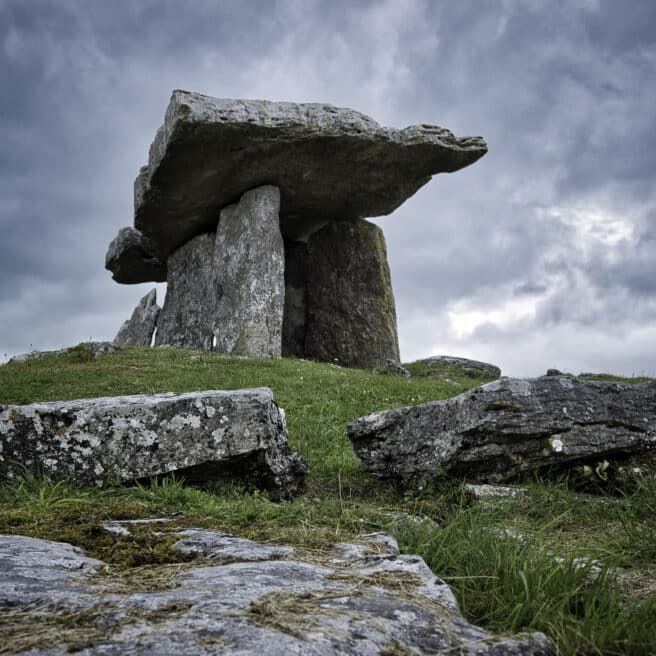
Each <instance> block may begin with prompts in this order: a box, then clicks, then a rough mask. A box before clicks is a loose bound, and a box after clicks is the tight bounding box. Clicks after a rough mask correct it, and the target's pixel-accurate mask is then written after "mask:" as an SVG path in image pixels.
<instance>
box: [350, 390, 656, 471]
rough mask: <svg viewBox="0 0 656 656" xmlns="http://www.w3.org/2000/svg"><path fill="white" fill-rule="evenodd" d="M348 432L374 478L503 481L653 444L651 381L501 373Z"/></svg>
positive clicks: (654, 393) (655, 421)
mask: <svg viewBox="0 0 656 656" xmlns="http://www.w3.org/2000/svg"><path fill="white" fill-rule="evenodd" d="M348 435H349V437H350V439H351V441H352V443H353V447H354V449H355V452H356V453H357V455H358V457H359V458H360V460H361V461H362V465H363V467H364V469H365V470H367V471H370V472H373V473H374V474H376V475H377V476H379V477H381V478H396V479H406V478H410V479H412V478H416V479H420V480H429V479H434V478H437V477H440V476H443V475H450V476H455V477H460V478H464V477H466V478H468V479H471V480H478V481H481V482H499V481H506V480H511V479H513V478H515V477H517V476H518V475H520V474H522V473H524V472H527V471H535V470H540V469H542V470H544V469H549V468H556V469H562V468H563V467H569V466H572V465H577V464H580V463H585V462H590V463H593V464H594V463H598V462H599V461H601V460H603V459H608V460H622V459H624V458H626V457H628V456H629V455H631V454H635V453H640V452H645V451H647V450H650V449H653V448H656V381H651V382H647V383H641V384H637V385H630V384H622V383H610V382H595V381H588V380H582V379H576V378H574V379H572V378H567V377H542V378H536V379H517V378H515V379H513V378H502V379H500V380H498V381H494V382H491V383H488V384H486V385H483V386H481V387H478V388H475V389H473V390H470V391H469V392H465V393H464V394H461V395H459V396H456V397H455V398H453V399H449V400H447V401H433V402H431V403H424V404H422V405H418V406H413V407H406V408H398V409H395V410H389V411H386V412H376V413H374V414H371V415H369V416H367V417H363V418H361V419H357V420H356V421H354V422H353V423H352V424H351V425H350V426H349V427H348Z"/></svg>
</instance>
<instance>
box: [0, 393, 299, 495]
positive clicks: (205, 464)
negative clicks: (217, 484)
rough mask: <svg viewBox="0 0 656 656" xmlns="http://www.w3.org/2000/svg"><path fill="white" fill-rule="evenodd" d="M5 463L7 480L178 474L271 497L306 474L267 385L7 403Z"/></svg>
mask: <svg viewBox="0 0 656 656" xmlns="http://www.w3.org/2000/svg"><path fill="white" fill-rule="evenodd" d="M0 463H1V464H2V465H3V468H4V469H5V470H6V474H7V475H8V476H9V477H15V476H19V475H20V474H21V472H23V471H24V470H25V469H27V470H32V471H34V472H36V473H38V475H40V476H43V477H45V478H48V479H50V480H67V481H72V482H75V483H77V484H80V485H83V484H96V485H102V484H104V483H107V482H123V481H132V480H135V479H141V478H147V477H152V476H157V475H159V474H166V473H169V472H179V473H180V474H181V475H183V476H184V477H185V478H186V479H187V480H189V481H199V482H202V481H208V480H232V481H238V482H241V483H244V484H247V485H257V486H259V487H261V488H265V489H267V490H269V491H270V493H271V494H272V496H273V497H278V496H281V495H284V494H287V493H293V492H294V491H296V490H297V489H298V487H299V486H300V485H301V484H302V481H303V476H304V474H305V465H304V463H303V462H302V461H301V459H300V457H299V456H298V455H297V454H295V453H293V452H292V451H291V450H290V448H289V445H288V443H287V426H286V423H285V418H284V413H283V411H282V410H281V409H280V408H278V406H277V405H276V404H275V402H274V401H273V393H272V392H271V390H270V389H268V388H255V389H246V390H236V391H215V390H209V391H204V392H190V393H186V394H173V393H170V394H153V395H136V396H118V397H105V398H96V399H78V400H75V401H57V402H53V403H33V404H31V405H4V406H0Z"/></svg>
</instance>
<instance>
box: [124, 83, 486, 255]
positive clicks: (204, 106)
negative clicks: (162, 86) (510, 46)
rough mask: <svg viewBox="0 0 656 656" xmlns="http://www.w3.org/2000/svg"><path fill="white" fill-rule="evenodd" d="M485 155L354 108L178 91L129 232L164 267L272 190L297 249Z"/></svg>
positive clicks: (389, 207)
mask: <svg viewBox="0 0 656 656" xmlns="http://www.w3.org/2000/svg"><path fill="white" fill-rule="evenodd" d="M486 152H487V146H486V144H485V141H484V140H483V139H482V138H481V137H464V138H460V139H459V138H456V137H454V136H453V134H452V133H451V132H450V131H449V130H446V129H444V128H440V127H436V126H430V125H416V126H411V127H407V128H405V129H403V130H396V129H393V128H383V127H381V126H379V125H378V123H376V122H375V121H374V120H373V119H371V118H369V117H368V116H365V115H364V114H361V113H359V112H356V111H354V110H352V109H344V108H338V107H333V106H332V105H325V104H303V105H298V104H294V103H286V102H268V101H263V100H229V99H225V98H211V97H209V96H203V95H201V94H198V93H191V92H188V91H180V90H177V91H174V92H173V95H172V97H171V102H170V104H169V106H168V108H167V110H166V115H165V118H164V124H163V125H162V127H160V129H159V130H158V131H157V134H156V135H155V140H154V141H153V144H152V145H151V147H150V154H149V158H148V164H147V165H146V166H144V167H143V168H142V169H141V171H140V173H139V175H138V177H137V179H136V180H135V184H134V209H135V217H134V225H135V227H136V228H137V229H138V230H140V231H141V232H143V234H144V235H147V236H148V237H149V238H150V239H151V241H152V243H154V244H155V245H156V249H157V250H156V253H157V255H158V256H159V257H160V259H161V260H162V261H164V260H165V259H166V258H167V257H168V255H169V254H170V253H171V252H172V251H174V250H175V249H176V248H178V247H180V246H181V245H182V244H184V243H185V242H187V241H188V240H189V239H191V238H193V237H195V236H196V235H198V234H201V233H204V232H209V231H212V230H214V227H215V225H216V211H217V208H222V207H226V206H228V205H230V204H231V203H234V202H236V201H237V199H238V198H239V197H240V196H241V195H242V194H244V193H245V192H246V191H248V190H249V189H254V188H256V187H259V186H261V185H267V184H274V185H276V186H277V187H279V188H280V193H281V215H280V219H281V227H282V232H283V235H284V236H285V238H286V239H291V240H299V239H303V238H305V237H307V236H308V235H309V234H311V233H312V232H314V231H316V230H317V229H318V228H319V227H321V226H322V225H323V224H324V223H326V222H327V221H333V220H335V219H338V220H349V219H355V218H364V217H368V216H382V215H385V214H390V213H391V212H392V211H394V210H395V209H396V208H397V207H399V205H401V204H402V203H403V202H404V201H405V200H406V199H407V198H409V197H410V196H412V195H413V194H414V193H415V192H416V191H417V190H418V189H419V188H421V187H423V186H424V185H425V184H426V183H427V182H429V180H430V179H431V176H433V175H435V174H436V173H442V172H452V171H456V170H458V169H460V168H463V167H465V166H468V165H469V164H471V163H473V162H475V161H476V160H477V159H479V158H480V157H481V156H482V155H484V154H485V153H486Z"/></svg>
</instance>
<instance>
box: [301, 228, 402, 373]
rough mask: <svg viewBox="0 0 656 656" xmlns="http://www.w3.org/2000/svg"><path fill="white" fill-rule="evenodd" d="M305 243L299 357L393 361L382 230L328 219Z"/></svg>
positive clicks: (392, 315) (395, 350) (362, 363)
mask: <svg viewBox="0 0 656 656" xmlns="http://www.w3.org/2000/svg"><path fill="white" fill-rule="evenodd" d="M307 247H308V255H307V322H306V326H305V357H307V358H310V359H314V360H320V361H323V362H334V363H337V364H340V365H343V366H346V367H362V368H368V367H375V366H378V365H382V364H384V363H385V361H386V360H387V359H392V360H399V345H398V337H397V331H396V311H395V307H394V296H393V294H392V283H391V279H390V272H389V266H388V264H387V251H386V248H385V238H384V236H383V231H382V230H381V229H380V228H379V227H378V226H376V225H374V224H373V223H370V222H369V221H364V220H362V219H358V220H356V221H339V222H334V221H331V222H330V223H328V224H326V226H325V227H324V228H322V229H321V230H320V231H319V232H317V233H315V234H314V235H312V237H311V238H310V239H309V240H308V244H307Z"/></svg>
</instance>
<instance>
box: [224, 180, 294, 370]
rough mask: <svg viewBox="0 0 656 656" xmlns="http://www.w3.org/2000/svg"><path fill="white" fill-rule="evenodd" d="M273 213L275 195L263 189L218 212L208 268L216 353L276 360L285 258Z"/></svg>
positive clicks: (275, 211)
mask: <svg viewBox="0 0 656 656" xmlns="http://www.w3.org/2000/svg"><path fill="white" fill-rule="evenodd" d="M279 209H280V192H279V190H278V188H277V187H273V186H270V185H269V186H263V187H259V188H257V189H252V190H250V191H248V192H247V193H245V194H244V195H243V196H242V197H241V199H240V201H239V203H238V204H237V205H231V206H229V207H226V208H224V209H223V210H222V211H221V217H220V219H219V225H218V226H217V229H216V245H215V249H214V257H213V264H212V270H213V275H214V289H215V291H214V293H215V295H216V304H215V309H214V318H213V319H214V320H213V329H214V336H215V345H214V348H215V350H217V351H219V352H220V353H230V354H233V355H248V356H252V357H274V358H275V357H278V358H279V357H280V354H281V343H282V320H283V309H284V298H285V252H284V244H283V239H282V235H281V234H280V224H279Z"/></svg>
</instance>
